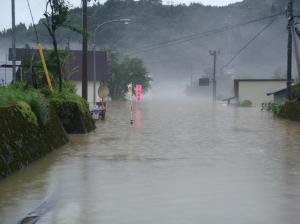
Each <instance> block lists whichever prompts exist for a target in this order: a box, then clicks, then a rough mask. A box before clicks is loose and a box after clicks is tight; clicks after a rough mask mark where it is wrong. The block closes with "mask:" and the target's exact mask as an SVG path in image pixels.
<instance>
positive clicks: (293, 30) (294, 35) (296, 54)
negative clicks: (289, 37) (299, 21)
mask: <svg viewBox="0 0 300 224" xmlns="http://www.w3.org/2000/svg"><path fill="white" fill-rule="evenodd" d="M292 32H293V33H292V34H293V44H294V52H295V59H296V64H297V71H298V81H300V57H299V51H298V43H297V36H296V31H295V26H294V24H293V28H292Z"/></svg>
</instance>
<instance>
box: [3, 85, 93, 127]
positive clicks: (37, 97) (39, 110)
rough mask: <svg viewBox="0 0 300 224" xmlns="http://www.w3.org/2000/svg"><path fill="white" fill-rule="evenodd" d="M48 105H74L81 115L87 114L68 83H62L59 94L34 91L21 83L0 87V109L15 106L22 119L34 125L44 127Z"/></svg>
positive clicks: (84, 103) (47, 115)
mask: <svg viewBox="0 0 300 224" xmlns="http://www.w3.org/2000/svg"><path fill="white" fill-rule="evenodd" d="M50 104H51V105H53V106H54V107H60V106H62V105H64V106H65V105H68V104H72V105H74V104H75V105H76V106H77V107H78V108H79V110H80V111H81V112H82V113H83V114H84V113H88V112H89V111H88V107H87V105H86V102H85V101H84V100H83V99H82V98H81V97H80V96H77V95H76V94H75V87H74V84H72V83H69V82H65V83H64V85H63V89H62V91H61V92H59V91H58V90H57V89H54V91H53V92H50V91H49V90H47V89H35V88H33V87H31V86H30V85H27V84H26V83H23V82H17V83H15V84H11V85H8V86H6V87H0V107H8V106H11V105H15V106H17V108H18V109H19V110H20V112H21V113H22V115H23V116H24V118H26V119H27V120H28V121H29V122H31V123H33V124H35V125H40V126H45V125H46V123H47V122H48V120H49V113H48V111H49V105H50Z"/></svg>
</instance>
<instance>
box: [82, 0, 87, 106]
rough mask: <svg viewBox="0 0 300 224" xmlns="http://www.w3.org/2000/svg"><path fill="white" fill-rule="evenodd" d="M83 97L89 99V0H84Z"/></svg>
mask: <svg viewBox="0 0 300 224" xmlns="http://www.w3.org/2000/svg"><path fill="white" fill-rule="evenodd" d="M82 27H83V34H82V97H83V98H84V99H85V100H88V91H87V33H88V30H87V0H82Z"/></svg>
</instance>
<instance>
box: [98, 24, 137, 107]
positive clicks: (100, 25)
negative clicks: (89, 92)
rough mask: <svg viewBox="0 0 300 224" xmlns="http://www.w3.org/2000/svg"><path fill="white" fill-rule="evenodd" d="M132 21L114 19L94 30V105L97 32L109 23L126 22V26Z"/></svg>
mask: <svg viewBox="0 0 300 224" xmlns="http://www.w3.org/2000/svg"><path fill="white" fill-rule="evenodd" d="M130 21H131V19H114V20H109V21H106V22H103V23H101V24H99V25H98V26H97V27H96V28H95V29H94V39H93V65H94V71H93V79H94V80H93V81H94V90H93V91H94V95H93V103H94V105H95V104H96V35H97V31H98V30H99V29H100V28H101V27H102V26H104V25H106V24H108V23H115V22H124V24H129V22H130Z"/></svg>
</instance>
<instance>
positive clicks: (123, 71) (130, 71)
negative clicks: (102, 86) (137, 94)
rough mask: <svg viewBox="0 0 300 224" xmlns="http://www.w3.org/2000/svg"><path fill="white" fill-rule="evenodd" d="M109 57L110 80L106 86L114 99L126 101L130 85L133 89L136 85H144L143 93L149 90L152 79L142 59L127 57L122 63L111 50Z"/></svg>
mask: <svg viewBox="0 0 300 224" xmlns="http://www.w3.org/2000/svg"><path fill="white" fill-rule="evenodd" d="M108 55H109V80H108V82H107V83H106V84H107V86H108V88H109V89H110V96H111V97H112V99H124V97H125V94H126V93H127V90H128V89H127V86H128V84H129V83H132V84H133V87H135V85H136V84H142V86H143V92H147V91H148V90H149V88H150V82H151V78H150V77H149V75H148V71H147V69H146V67H145V65H144V62H143V61H142V60H141V59H139V58H130V57H129V56H125V57H124V58H123V59H122V61H121V62H120V60H119V56H118V54H117V53H116V52H114V51H111V50H110V51H108Z"/></svg>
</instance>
